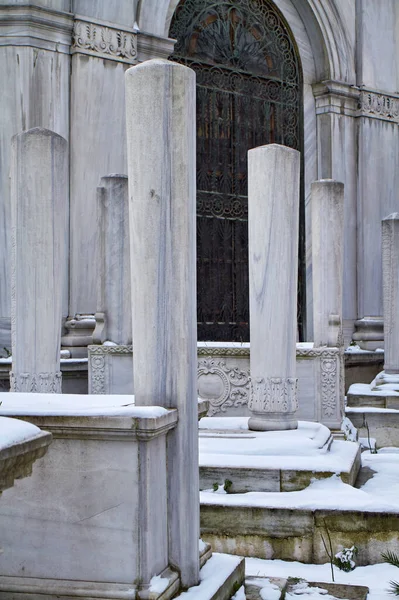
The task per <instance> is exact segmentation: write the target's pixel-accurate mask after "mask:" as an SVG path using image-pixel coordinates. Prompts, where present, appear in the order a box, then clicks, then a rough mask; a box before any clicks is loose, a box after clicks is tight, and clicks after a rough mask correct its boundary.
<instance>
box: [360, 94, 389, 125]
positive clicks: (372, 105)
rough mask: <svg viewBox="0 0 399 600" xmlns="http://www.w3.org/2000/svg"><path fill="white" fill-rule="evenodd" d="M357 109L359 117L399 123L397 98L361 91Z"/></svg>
mask: <svg viewBox="0 0 399 600" xmlns="http://www.w3.org/2000/svg"><path fill="white" fill-rule="evenodd" d="M358 108H359V116H361V117H372V118H374V119H383V120H384V121H393V122H394V123H399V96H393V95H390V94H382V93H380V92H376V91H371V90H361V92H360V97H359V106H358Z"/></svg>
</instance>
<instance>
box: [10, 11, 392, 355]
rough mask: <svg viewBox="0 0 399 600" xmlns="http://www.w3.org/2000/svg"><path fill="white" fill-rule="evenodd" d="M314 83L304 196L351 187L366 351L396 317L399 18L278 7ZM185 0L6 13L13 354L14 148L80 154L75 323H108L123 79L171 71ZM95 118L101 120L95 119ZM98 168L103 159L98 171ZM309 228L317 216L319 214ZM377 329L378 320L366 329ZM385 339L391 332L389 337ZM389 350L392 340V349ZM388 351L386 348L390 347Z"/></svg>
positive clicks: (306, 97)
mask: <svg viewBox="0 0 399 600" xmlns="http://www.w3.org/2000/svg"><path fill="white" fill-rule="evenodd" d="M274 4H275V5H276V7H277V8H278V9H279V10H280V11H281V13H282V14H283V16H284V17H285V19H286V20H287V22H288V25H289V26H290V29H291V31H292V34H293V37H294V39H295V42H296V44H297V47H298V52H299V56H300V60H301V64H302V71H303V104H304V122H303V124H304V187H305V198H306V206H307V211H308V212H309V206H310V185H311V183H312V181H315V180H317V179H322V178H333V179H335V180H337V181H341V182H343V183H344V185H345V205H344V223H345V227H344V238H345V241H344V265H345V266H344V274H343V276H344V285H343V325H344V337H345V340H346V341H348V340H349V339H350V338H351V335H352V333H353V330H354V322H355V321H357V322H358V325H357V329H358V331H357V334H358V340H360V341H361V340H362V339H363V338H364V339H366V338H367V331H366V330H364V329H363V324H364V323H365V324H366V329H367V323H368V321H367V319H368V318H378V317H380V318H381V316H382V275H381V250H380V239H381V231H380V221H381V219H382V218H383V217H385V216H386V215H387V214H390V213H391V212H393V211H394V210H395V209H396V208H397V207H396V190H397V189H398V186H399V171H398V169H397V168H396V160H397V156H398V154H399V136H398V126H399V117H398V104H399V95H398V93H397V92H398V89H399V73H398V68H397V64H396V62H395V61H394V60H390V59H389V57H393V56H397V55H398V45H399V31H398V27H399V25H398V23H399V18H398V13H399V6H398V3H397V2H396V1H395V0H385V1H384V3H383V5H381V3H377V2H375V0H358V1H356V2H355V0H345V1H342V0H317V1H316V0H300V1H298V2H297V1H294V0H274ZM176 6H177V0H143V1H142V2H137V1H136V0H120V1H119V2H116V0H112V1H109V2H108V1H105V0H102V1H99V0H97V1H95V0H73V1H72V2H71V1H69V0H68V1H67V0H35V2H34V3H32V4H29V5H28V4H20V3H19V2H8V3H1V5H0V65H1V73H2V78H3V79H4V80H5V81H8V82H9V86H8V92H7V94H5V95H4V96H3V97H2V100H1V102H2V104H1V114H2V115H3V121H2V123H3V130H2V133H3V135H2V137H1V141H0V190H1V193H0V216H1V218H0V282H1V286H0V349H1V350H2V349H3V347H6V348H7V349H8V350H9V349H10V345H11V342H10V335H11V333H10V317H11V307H10V295H9V290H10V285H11V259H10V256H11V227H10V221H11V216H10V201H9V184H8V174H9V167H10V141H11V137H12V136H13V135H14V134H17V133H19V132H21V131H22V130H27V129H29V128H32V127H36V126H37V127H44V128H48V129H50V130H52V131H55V132H56V133H58V134H60V135H62V136H63V137H64V138H66V139H67V140H68V142H69V152H70V160H69V182H70V195H69V210H70V216H69V220H70V240H69V242H70V276H69V293H68V298H69V300H68V306H67V313H68V315H69V316H70V317H71V318H75V316H76V315H90V314H94V313H95V311H96V289H97V280H96V277H97V276H96V268H95V264H96V256H97V237H96V231H95V227H94V222H93V218H92V216H93V214H95V210H96V187H97V185H98V184H99V181H100V178H101V177H102V176H104V175H106V174H108V173H126V167H127V163H126V134H125V125H124V109H125V99H124V92H123V85H124V83H123V77H124V72H125V70H126V68H127V67H128V66H129V65H132V64H136V63H138V62H141V61H143V60H145V59H148V58H153V57H160V58H165V57H167V56H168V55H169V54H170V53H171V51H172V49H173V45H174V42H173V40H171V39H169V37H168V31H169V26H170V22H171V18H172V16H173V13H174V11H175V9H176ZM88 115H90V118H88ZM93 155H95V159H93ZM308 217H309V214H308ZM310 221H311V220H310V218H307V224H308V225H307V227H308V231H307V257H308V265H307V278H308V279H307V283H308V339H310V340H311V339H312V337H313V334H312V325H311V323H312V294H311V293H310V290H311V285H312V264H311V231H310V230H311V225H310ZM364 318H366V320H363V319H364ZM379 331H380V332H381V335H382V328H381V327H380V328H379ZM381 339H382V338H381ZM378 345H379V346H381V343H379V344H378Z"/></svg>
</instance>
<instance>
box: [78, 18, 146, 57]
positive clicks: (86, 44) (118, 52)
mask: <svg viewBox="0 0 399 600" xmlns="http://www.w3.org/2000/svg"><path fill="white" fill-rule="evenodd" d="M71 54H88V55H90V56H95V57H96V58H105V59H107V60H114V61H117V62H122V63H127V64H130V65H133V64H136V63H137V62H138V57H137V32H136V31H135V30H134V29H131V28H128V27H123V28H122V27H120V26H118V25H115V24H113V23H108V22H106V21H99V20H97V19H93V18H92V17H84V16H80V15H75V21H74V24H73V40H72V46H71Z"/></svg>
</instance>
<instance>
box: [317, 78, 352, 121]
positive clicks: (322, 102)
mask: <svg viewBox="0 0 399 600" xmlns="http://www.w3.org/2000/svg"><path fill="white" fill-rule="evenodd" d="M313 95H314V97H315V99H316V114H318V115H320V114H324V113H335V114H339V115H342V114H344V115H347V116H350V117H356V116H357V110H358V101H359V89H358V88H357V87H356V86H353V85H349V84H347V83H342V82H340V81H331V80H329V81H322V82H320V83H315V84H314V85H313Z"/></svg>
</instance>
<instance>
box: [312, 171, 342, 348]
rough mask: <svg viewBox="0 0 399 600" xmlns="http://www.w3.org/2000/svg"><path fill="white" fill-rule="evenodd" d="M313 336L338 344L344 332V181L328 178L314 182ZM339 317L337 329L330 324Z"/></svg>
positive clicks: (317, 341)
mask: <svg viewBox="0 0 399 600" xmlns="http://www.w3.org/2000/svg"><path fill="white" fill-rule="evenodd" d="M312 251H313V261H312V263H313V340H314V345H315V346H316V347H320V346H334V347H336V346H338V345H339V344H341V343H342V342H341V336H342V288H343V285H342V284H343V258H344V185H343V183H340V182H338V181H333V180H329V179H324V180H319V181H315V182H314V183H313V184H312ZM331 315H335V317H337V319H336V320H337V325H336V328H335V329H336V331H335V330H334V327H333V326H332V325H331V324H330V319H331Z"/></svg>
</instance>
